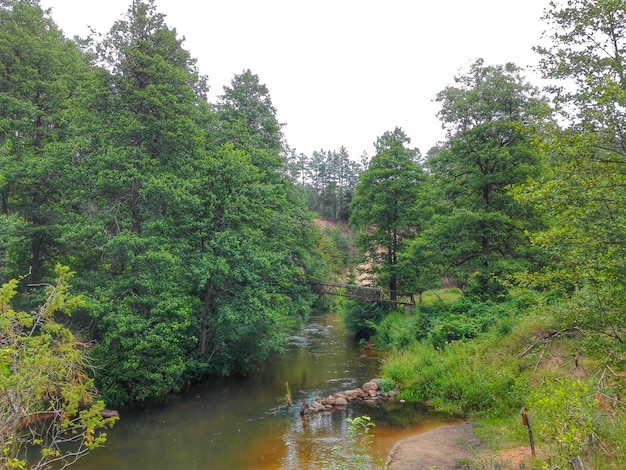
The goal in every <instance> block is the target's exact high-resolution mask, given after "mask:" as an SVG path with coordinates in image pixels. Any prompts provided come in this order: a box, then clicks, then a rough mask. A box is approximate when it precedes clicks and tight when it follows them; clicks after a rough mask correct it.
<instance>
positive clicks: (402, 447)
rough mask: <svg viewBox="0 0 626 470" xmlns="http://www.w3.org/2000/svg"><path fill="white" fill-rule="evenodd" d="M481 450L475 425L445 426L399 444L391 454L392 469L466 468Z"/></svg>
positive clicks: (430, 469) (388, 460)
mask: <svg viewBox="0 0 626 470" xmlns="http://www.w3.org/2000/svg"><path fill="white" fill-rule="evenodd" d="M480 449H481V443H480V441H479V440H478V439H477V438H476V436H474V434H472V424H471V423H464V424H456V425H451V426H442V427H440V428H437V429H433V430H432V431H428V432H425V433H422V434H418V435H416V436H413V437H408V438H406V439H403V440H401V441H400V442H398V443H397V444H396V445H395V446H394V447H393V448H392V449H391V452H390V453H389V457H388V459H387V465H389V466H390V467H391V469H392V470H433V469H437V470H453V469H459V468H463V466H462V465H463V464H464V463H469V462H470V460H471V459H472V458H473V457H474V456H475V455H476V453H477V452H478V451H479V450H480Z"/></svg>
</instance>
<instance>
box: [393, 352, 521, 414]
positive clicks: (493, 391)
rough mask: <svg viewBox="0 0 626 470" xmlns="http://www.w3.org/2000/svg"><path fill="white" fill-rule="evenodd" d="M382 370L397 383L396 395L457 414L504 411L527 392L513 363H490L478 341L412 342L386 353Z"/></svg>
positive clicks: (518, 402) (508, 410) (499, 412)
mask: <svg viewBox="0 0 626 470" xmlns="http://www.w3.org/2000/svg"><path fill="white" fill-rule="evenodd" d="M383 375H384V376H385V377H387V378H389V379H391V380H393V381H394V382H395V383H396V384H398V385H399V387H400V389H401V394H400V396H401V398H404V399H407V400H412V401H420V402H424V403H427V404H429V405H431V406H432V407H434V408H435V409H437V410H440V411H446V412H451V413H455V414H459V415H467V414H470V413H487V414H501V413H506V414H508V413H510V410H511V409H519V408H520V407H521V406H522V403H523V400H524V397H525V396H526V394H527V392H528V387H527V384H526V381H525V380H524V379H523V378H522V377H520V376H519V374H518V372H517V367H516V364H514V363H509V364H494V363H490V361H488V360H486V358H485V356H484V346H482V345H478V344H474V343H463V342H457V343H453V344H451V345H450V347H448V348H446V349H445V350H443V351H442V350H436V349H433V348H432V346H430V345H428V344H424V343H415V344H414V345H413V346H411V348H409V349H407V350H404V351H395V352H392V353H390V354H389V355H388V357H387V358H386V359H385V361H384V365H383Z"/></svg>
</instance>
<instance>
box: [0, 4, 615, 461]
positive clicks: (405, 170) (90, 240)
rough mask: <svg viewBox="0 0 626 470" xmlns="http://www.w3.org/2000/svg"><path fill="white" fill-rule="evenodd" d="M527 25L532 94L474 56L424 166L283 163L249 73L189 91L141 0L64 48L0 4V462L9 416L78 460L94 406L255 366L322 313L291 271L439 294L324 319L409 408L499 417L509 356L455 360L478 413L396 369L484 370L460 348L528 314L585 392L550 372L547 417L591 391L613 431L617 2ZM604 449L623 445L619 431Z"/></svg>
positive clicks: (517, 384)
mask: <svg viewBox="0 0 626 470" xmlns="http://www.w3.org/2000/svg"><path fill="white" fill-rule="evenodd" d="M542 21H543V22H544V24H545V29H546V33H547V35H548V37H549V39H550V45H549V46H545V47H536V49H535V51H536V53H537V54H539V56H540V57H541V62H540V71H541V73H542V74H543V78H544V79H545V81H546V83H548V85H546V86H544V87H541V88H540V87H538V86H536V85H533V84H531V83H530V82H528V81H527V79H526V78H525V71H524V70H523V69H522V68H520V67H518V66H517V65H515V64H512V63H506V64H487V63H485V62H484V61H483V60H482V59H476V60H475V62H474V63H473V64H472V65H471V66H470V67H469V68H468V69H467V70H465V71H463V72H460V73H459V74H458V76H456V77H454V84H453V85H449V86H446V87H444V88H443V89H442V90H441V91H440V92H439V93H438V94H437V96H436V97H435V99H436V101H437V102H438V103H439V105H440V111H439V113H438V115H437V118H438V119H439V120H440V121H441V124H442V125H443V126H444V128H445V130H446V138H445V140H444V141H443V142H441V143H440V144H438V145H437V146H435V147H434V148H432V149H429V150H428V151H427V152H426V153H425V154H422V153H421V152H420V151H419V150H418V149H415V148H413V147H411V142H410V139H409V138H408V137H407V135H406V134H405V132H404V131H403V130H402V129H401V128H395V129H390V130H388V131H387V132H385V133H384V134H383V135H381V136H378V137H377V138H376V143H375V154H374V155H372V156H371V157H369V156H367V155H363V156H360V157H359V159H356V158H355V156H352V155H349V154H348V152H347V150H346V149H345V148H343V147H342V148H340V149H336V150H323V149H320V150H319V151H316V152H313V153H312V154H311V155H304V154H297V153H296V152H295V151H294V150H292V149H291V148H290V147H289V145H288V143H287V141H286V139H285V137H284V135H283V131H282V127H283V125H282V124H281V123H280V122H278V120H277V117H276V114H277V111H276V109H275V108H274V106H273V104H272V100H271V96H270V91H269V90H268V88H267V87H266V85H264V84H263V82H262V80H261V78H260V77H259V76H257V75H256V74H254V73H253V72H252V71H251V70H244V71H242V73H240V74H238V75H236V76H235V77H233V79H232V81H231V83H230V85H229V86H225V87H224V90H223V94H222V95H220V96H219V97H218V99H217V100H216V102H209V100H208V98H207V94H208V82H207V78H206V77H204V76H203V75H201V74H200V72H199V70H198V68H197V66H196V62H195V60H194V59H193V57H192V53H191V52H190V51H187V50H186V49H185V48H184V45H183V43H184V40H183V39H181V37H180V36H178V33H177V32H176V31H175V30H174V29H172V28H170V27H169V26H168V25H167V23H166V19H165V16H164V15H163V14H161V13H159V12H158V11H157V9H156V7H155V5H154V1H153V0H134V1H132V3H131V5H130V7H129V9H128V11H127V13H126V15H125V16H124V17H123V19H121V20H119V21H117V22H116V23H115V24H114V25H113V26H112V28H111V29H110V31H109V32H108V33H107V34H105V35H102V36H97V35H94V36H93V37H89V38H84V39H74V40H70V39H68V38H66V37H64V35H63V33H62V31H61V30H60V29H59V28H58V27H57V25H56V24H55V22H54V19H53V18H52V17H51V16H50V13H49V12H47V11H44V10H42V8H41V7H40V5H39V1H38V0H1V1H0V198H1V208H0V284H2V289H1V290H0V313H1V314H2V316H1V317H0V331H1V336H0V341H1V343H0V348H1V349H0V394H2V395H3V397H4V398H3V401H2V405H0V415H1V416H2V422H0V448H2V449H3V453H2V456H0V462H2V465H3V466H4V467H3V468H24V467H23V466H20V465H23V462H22V461H21V460H20V455H21V454H20V450H21V449H22V448H23V446H24V445H25V444H26V443H28V444H32V441H28V439H29V438H30V437H32V435H33V434H31V433H28V432H27V433H26V435H25V434H24V433H23V431H24V429H26V428H28V423H30V422H29V421H28V420H26V421H25V419H26V418H28V419H32V418H33V417H41V416H43V414H46V413H47V414H50V413H52V414H55V413H56V414H55V415H54V416H57V417H60V418H59V419H61V420H62V423H63V426H65V429H66V430H67V429H68V428H70V429H73V430H75V431H76V433H75V434H76V435H77V436H79V437H80V439H82V441H81V442H82V444H81V446H80V447H79V451H77V454H82V453H84V452H87V451H89V450H90V449H92V448H95V447H97V446H98V445H100V444H101V443H102V442H103V439H104V435H103V434H101V432H100V431H98V429H100V428H101V427H103V426H105V427H106V426H107V425H109V424H112V422H113V421H114V420H115V419H116V418H115V417H114V416H113V417H112V416H109V415H107V414H106V413H103V410H104V407H105V403H106V406H109V407H118V406H124V405H129V404H137V403H142V402H150V401H153V400H158V399H160V398H162V397H164V396H166V395H168V394H171V393H176V392H178V391H180V390H183V389H185V388H186V387H188V386H189V385H190V384H192V383H194V382H196V381H198V380H200V379H201V378H203V377H210V376H229V375H238V374H247V373H250V372H252V371H254V369H255V366H256V365H257V364H259V362H261V361H263V360H264V359H267V358H268V357H270V356H271V355H272V354H274V353H277V352H280V351H281V349H282V347H283V345H284V339H285V335H286V334H287V333H288V331H289V330H290V328H291V327H292V326H293V325H294V324H295V323H296V322H298V321H300V320H301V319H303V318H305V317H306V316H307V314H308V313H309V312H310V311H311V309H313V308H319V307H320V303H319V302H320V300H319V299H318V298H317V297H316V296H315V295H314V294H313V293H312V291H311V289H310V287H309V281H312V280H341V281H344V282H355V279H356V278H357V277H359V276H362V275H367V278H368V279H373V280H374V281H373V282H374V283H375V285H377V286H379V287H384V288H385V289H389V290H391V291H407V292H417V291H420V292H421V291H424V290H434V289H441V288H444V287H445V288H453V290H456V291H458V292H460V293H461V298H460V300H454V301H453V302H451V303H446V302H444V301H442V299H441V297H440V298H439V301H438V302H435V303H433V304H431V305H428V306H427V305H424V306H421V307H420V306H418V308H417V309H416V310H417V313H415V314H413V315H404V314H400V313H398V312H395V311H393V309H391V308H389V307H380V306H375V305H370V304H362V303H361V304H360V303H358V302H348V303H347V304H345V305H343V308H345V310H346V321H347V322H348V324H349V325H350V326H351V328H352V329H353V330H354V331H355V332H356V333H358V334H359V335H362V336H363V337H364V338H365V339H368V338H372V339H373V340H374V341H376V343H377V344H378V346H379V347H380V348H382V349H385V348H386V349H388V350H389V359H388V360H387V361H386V363H385V364H384V365H383V371H384V373H385V374H386V376H387V377H388V379H389V380H391V381H393V382H394V383H395V384H397V385H399V386H401V387H402V388H403V389H404V390H405V394H406V395H405V396H406V397H408V398H413V399H416V400H425V401H430V402H437V400H439V401H440V405H442V406H443V407H446V406H447V407H450V406H452V407H454V406H457V408H458V409H457V410H456V411H460V412H462V413H467V412H481V411H485V409H487V408H489V410H491V412H493V410H497V412H498V413H504V411H503V407H504V403H503V402H500V403H492V404H491V405H489V400H488V399H486V398H485V397H486V396H491V397H497V396H503V395H502V394H506V395H507V397H508V398H507V401H506V405H507V406H510V407H517V409H519V406H518V405H520V404H522V403H523V400H524V399H525V396H526V395H527V393H528V391H529V388H528V387H529V386H530V385H529V383H527V382H524V383H523V384H522V382H523V381H527V380H531V379H529V378H527V377H525V376H523V377H522V375H520V374H519V373H518V372H521V371H522V369H523V368H527V367H530V366H529V365H528V364H526V365H524V364H521V363H520V362H519V361H518V360H517V359H519V358H517V359H516V358H515V354H516V353H515V352H514V351H513V350H511V352H510V354H509V356H507V358H508V359H510V361H509V362H510V364H509V366H510V367H508V366H507V367H506V368H500V369H499V371H500V375H499V376H498V377H495V376H481V375H480V374H482V373H483V371H478V370H472V371H471V373H472V374H475V375H476V377H478V378H479V379H478V380H479V381H480V380H483V379H484V383H487V382H488V383H490V384H492V385H493V386H494V388H493V389H490V390H486V389H483V390H481V391H480V396H481V398H480V400H477V399H475V400H474V401H472V399H471V397H469V396H467V395H465V394H464V392H463V389H462V387H461V386H460V385H458V384H457V387H458V388H457V389H456V390H455V391H454V393H451V394H450V396H448V397H442V396H439V397H436V396H434V395H429V393H436V392H433V391H432V390H429V391H426V390H421V391H420V387H421V386H422V387H423V386H424V384H418V383H415V382H411V380H413V379H412V378H411V377H412V376H413V375H414V374H411V373H409V372H407V369H406V368H407V367H409V365H410V367H414V368H416V369H418V370H419V369H420V368H421V369H425V368H427V367H428V366H429V364H426V362H427V360H428V358H431V357H435V358H434V359H433V361H432V362H433V363H437V362H438V363H440V364H445V366H446V368H449V369H452V368H453V367H454V366H452V365H450V364H448V363H447V362H446V361H449V360H450V359H451V358H452V359H458V358H459V357H460V356H465V357H469V356H481V357H483V358H486V357H488V354H487V353H485V351H480V352H476V350H471V349H470V350H469V351H470V352H468V350H467V349H463V348H472V347H477V346H471V345H476V344H480V343H476V342H472V340H473V339H476V338H478V337H479V336H481V335H492V336H493V341H504V342H505V343H506V342H507V341H508V344H509V346H510V345H511V344H513V343H515V341H514V338H515V336H511V335H514V334H515V333H514V332H515V331H516V328H518V327H519V325H526V326H528V324H529V323H524V319H527V318H531V317H532V318H535V320H534V321H535V323H534V325H535V327H529V328H530V332H529V331H526V332H525V334H526V335H527V336H532V335H535V337H537V336H536V335H537V334H539V335H544V336H545V335H549V334H552V336H545V338H543V336H542V338H543V339H544V340H546V341H547V340H548V338H552V337H567V338H571V339H572V341H573V342H574V343H573V344H575V346H573V350H572V351H573V352H572V357H570V359H572V361H574V360H575V363H576V366H578V361H579V359H580V358H582V357H585V358H588V359H587V361H588V364H589V365H588V368H589V369H590V370H589V371H588V372H589V375H588V378H589V380H588V382H586V383H585V384H582V382H578V381H575V380H574V379H572V378H571V377H570V376H569V375H567V374H566V376H563V377H561V376H559V377H557V378H556V379H554V380H557V382H558V383H556V382H555V383H552V382H550V383H552V385H549V387H551V388H548V390H552V391H554V390H560V391H561V392H563V393H564V394H565V395H568V396H571V397H572V396H573V397H578V399H579V401H580V402H579V403H575V404H574V405H572V404H571V403H567V404H565V405H564V406H566V407H569V408H570V409H572V408H577V407H579V406H578V405H580V407H582V404H586V405H588V404H589V402H588V401H585V400H587V398H588V397H590V396H591V397H596V396H602V397H606V399H607V400H608V399H609V398H610V400H611V401H610V406H611V409H612V410H613V412H614V415H613V417H612V419H617V418H615V415H618V418H619V417H621V421H619V419H618V421H617V422H613V424H612V426H613V428H614V429H622V430H624V429H626V426H625V425H624V418H623V415H624V409H623V405H622V404H621V402H620V401H619V397H620V396H622V395H623V392H624V385H625V383H624V373H623V371H624V364H625V361H626V347H625V346H624V344H626V312H625V311H624V305H625V303H624V299H625V298H626V261H625V260H626V237H625V235H626V230H625V227H626V212H625V208H626V140H625V132H626V72H625V68H626V2H625V1H624V0H594V1H583V0H572V1H569V2H567V3H566V4H564V5H558V4H551V5H550V6H549V7H548V8H546V10H545V12H544V17H543V18H542ZM622 195H623V196H624V199H622ZM319 219H324V220H329V221H333V222H337V223H340V224H342V226H347V227H349V231H350V236H347V235H345V233H344V232H342V231H340V230H338V229H332V228H331V229H329V228H323V227H320V225H319V224H317V223H316V220H319ZM352 242H354V245H355V247H356V249H353V247H352V246H351V243H352ZM355 251H356V253H355ZM442 295H443V294H442ZM29 312H30V313H29ZM538 315H539V316H541V317H542V320H541V321H542V322H543V323H541V324H542V325H543V326H542V328H539V327H538V326H537V322H538V320H536V318H537V316H538ZM533 328H535V329H533ZM539 330H541V331H539ZM495 344H496V346H494V348H498V349H500V350H502V349H503V348H504V346H502V344H503V343H495ZM518 346H520V345H518ZM520 347H521V346H520ZM412 350H413V353H411V351H412ZM454 351H457V355H456V356H454ZM433 354H434V355H436V356H432V355H433ZM503 354H505V353H503ZM418 356H419V357H420V358H421V359H420V360H422V361H423V362H422V363H419V362H418V360H417V359H416V357H418ZM574 356H575V359H574ZM580 360H581V361H582V359H580ZM414 362H415V363H414ZM485 362H486V367H487V368H489V366H490V364H488V363H487V359H485ZM430 365H432V364H430ZM491 365H493V364H491ZM498 367H500V365H498ZM502 367H504V366H502ZM516 368H517V369H516ZM530 368H532V367H530ZM491 369H493V367H491ZM414 370H415V369H414ZM516 370H517V371H518V372H516ZM591 370H593V373H591V372H590V371H591ZM492 372H493V371H492ZM433 373H434V372H433ZM437 373H439V374H440V375H441V374H442V372H441V370H439V372H437ZM593 374H595V375H593ZM465 377H466V379H467V375H466V376H465ZM520 377H522V378H523V380H522V378H520ZM465 381H466V382H468V380H465ZM541 383H542V384H543V385H546V384H548V383H549V380H547V379H546V378H545V377H544V378H542V379H541ZM579 383H581V384H582V385H581V386H583V385H584V386H585V387H588V388H585V389H584V390H585V392H584V393H582V394H577V393H578V392H576V390H581V389H578V388H576V387H578V385H577V384H579ZM592 383H593V388H591V386H590V384H592ZM547 386H548V385H547ZM568 386H571V387H573V388H569V389H568V388H567V387H568ZM559 387H561V388H559ZM441 388H442V389H443V386H442V387H441ZM572 390H574V391H572ZM596 392H597V394H599V395H597V394H596ZM548 396H550V392H545V393H544V396H543V399H546V397H548ZM5 398H6V399H5ZM454 400H456V403H457V405H450V403H451V401H452V402H453V401H454ZM538 401H541V400H539V399H538ZM583 402H584V403H583ZM600 404H602V403H600ZM550 405H551V406H554V407H556V406H557V405H556V404H555V403H554V402H552V403H550ZM589 406H591V405H589ZM595 406H596V408H597V406H598V403H595ZM580 407H579V408H580ZM555 413H556V411H555ZM589 413H590V412H589ZM587 417H588V416H587V415H585V416H583V417H582V418H581V417H580V416H578V417H576V418H571V419H573V420H575V421H576V423H578V427H577V426H573V425H572V426H570V428H572V429H574V431H572V432H573V434H572V435H569V436H568V437H567V439H565V440H563V439H564V438H563V435H564V434H563V432H555V433H554V439H555V442H557V444H558V445H557V447H558V446H559V445H560V447H559V448H560V449H563V448H566V450H565V451H563V452H565V454H567V456H571V455H576V454H577V453H580V452H582V451H581V450H580V448H584V447H585V445H586V442H585V441H584V439H582V438H580V435H581V434H584V436H587V435H589V434H590V433H591V430H590V429H587V428H584V429H583V424H581V423H583V421H584V420H585V419H587ZM563 419H566V420H567V419H569V418H563ZM25 423H26V424H25ZM584 423H585V426H587V422H586V421H584ZM588 424H589V426H592V424H593V423H591V421H589V423H588ZM620 426H621V427H620ZM581 429H583V430H581ZM583 431H584V432H583ZM44 434H45V433H44ZM618 434H619V433H618ZM46 436H47V437H46V438H45V439H44V438H43V437H41V438H38V440H37V441H36V444H38V445H41V446H43V447H44V451H43V452H42V453H41V455H42V456H41V461H42V462H43V463H42V465H47V464H48V463H49V462H50V461H53V460H55V459H58V460H62V459H64V458H66V457H67V456H65V455H61V454H62V453H61V451H60V450H59V449H61V448H62V444H60V443H62V442H63V441H64V440H65V439H67V433H62V432H59V433H57V434H54V435H53V436H50V435H49V434H46ZM46 439H51V440H50V442H48V441H46ZM559 439H561V440H559ZM607 442H611V445H610V446H608V447H607V448H609V447H610V449H611V451H610V453H611V455H612V456H613V457H612V458H614V459H615V455H617V456H619V455H621V456H622V457H623V456H626V449H625V448H624V447H625V446H626V444H625V443H624V442H623V440H622V442H621V443H620V442H615V441H610V440H609V438H608V437H607ZM576 445H578V447H576ZM620 446H621V447H620ZM607 452H608V451H607ZM565 454H564V455H565ZM78 456H79V455H78ZM561 457H562V455H561V454H559V453H558V452H557V453H556V454H555V457H554V459H555V460H554V461H555V462H559V460H558V459H559V458H561ZM609 460H610V459H609ZM617 461H619V458H618V459H617ZM41 468H47V467H45V466H42V467H41ZM598 468H613V467H608V466H607V467H598ZM615 468H618V467H615Z"/></svg>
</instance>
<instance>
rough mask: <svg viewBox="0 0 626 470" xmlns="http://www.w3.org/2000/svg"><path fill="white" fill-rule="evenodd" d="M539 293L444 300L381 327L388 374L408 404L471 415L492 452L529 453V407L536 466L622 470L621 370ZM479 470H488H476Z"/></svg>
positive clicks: (625, 443) (625, 448) (625, 441)
mask: <svg viewBox="0 0 626 470" xmlns="http://www.w3.org/2000/svg"><path fill="white" fill-rule="evenodd" d="M555 318H556V317H555V316H553V315H552V314H551V310H550V306H549V305H547V304H546V303H544V302H543V301H542V299H541V298H540V297H539V296H537V295H536V294H533V293H528V292H525V293H523V294H522V295H520V296H518V297H516V298H514V299H509V300H507V301H505V302H501V303H492V302H480V303H471V302H469V301H468V300H467V299H464V298H458V299H457V300H454V301H452V302H450V303H446V302H443V301H441V300H439V299H436V300H434V301H432V302H430V303H429V304H425V305H423V306H421V307H420V308H419V310H418V311H416V312H414V313H412V314H409V315H406V314H403V313H392V314H390V315H388V316H386V317H385V318H384V319H383V320H382V321H381V322H380V323H378V324H377V325H376V328H375V333H376V341H377V344H378V345H379V347H381V348H383V349H386V350H388V354H387V355H386V358H385V360H384V363H383V376H384V377H385V378H386V379H387V380H388V381H391V382H393V383H394V384H395V385H397V386H398V387H399V388H400V390H401V395H400V397H401V398H403V399H405V400H410V401H418V402H422V403H427V404H428V405H430V406H431V407H433V408H434V409H436V410H440V411H446V412H451V413H455V414H458V415H463V416H466V417H468V418H469V419H472V420H473V421H474V422H475V423H476V430H477V434H478V435H479V437H480V438H481V439H482V440H484V441H485V442H487V444H488V445H489V447H491V448H493V449H496V450H497V449H506V448H511V447H516V446H523V445H526V446H528V444H529V442H528V440H529V437H528V430H527V428H526V427H525V426H524V425H523V424H522V419H521V416H520V409H521V408H522V407H524V408H527V409H528V416H529V417H530V418H531V420H532V422H533V425H534V438H535V441H536V445H537V447H538V449H539V453H538V457H536V459H535V460H534V462H532V463H531V462H530V459H529V461H528V462H527V464H531V465H535V466H536V467H537V468H547V467H548V466H560V468H569V463H568V462H569V459H570V458H571V457H573V456H580V457H581V458H582V459H583V461H584V462H585V464H586V465H587V467H588V468H590V469H612V468H623V463H622V462H624V461H626V417H625V414H626V413H625V410H624V405H623V404H622V402H621V401H620V400H619V397H620V396H622V395H623V392H624V390H623V388H621V387H622V386H623V383H624V380H623V372H621V371H619V370H617V371H615V370H612V369H611V367H610V366H609V365H607V364H606V362H605V361H604V360H603V358H602V357H595V358H594V357H591V356H589V355H586V351H587V350H586V349H584V348H583V347H582V346H581V345H582V344H584V343H585V342H587V341H589V335H588V334H587V333H585V332H583V331H581V330H580V329H577V328H575V327H572V326H571V325H564V324H563V323H560V322H558V321H557V320H556V319H555ZM476 468H482V467H480V466H476Z"/></svg>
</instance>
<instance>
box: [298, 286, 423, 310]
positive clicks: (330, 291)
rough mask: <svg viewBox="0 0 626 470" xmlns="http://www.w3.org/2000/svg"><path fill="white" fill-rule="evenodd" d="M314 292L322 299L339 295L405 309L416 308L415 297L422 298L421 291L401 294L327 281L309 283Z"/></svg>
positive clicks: (376, 288)
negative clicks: (326, 296)
mask: <svg viewBox="0 0 626 470" xmlns="http://www.w3.org/2000/svg"><path fill="white" fill-rule="evenodd" d="M309 284H310V285H311V289H312V290H313V292H314V293H315V294H317V295H319V296H320V297H323V296H325V295H338V296H341V297H348V298H350V299H356V300H363V301H368V302H380V303H389V304H392V305H394V306H396V307H397V306H399V305H403V306H404V308H405V309H412V308H414V307H415V295H416V294H417V295H418V297H420V298H421V291H420V292H417V293H414V292H399V291H393V290H388V289H381V288H378V287H369V286H358V285H355V284H338V283H335V282H326V281H309Z"/></svg>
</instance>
